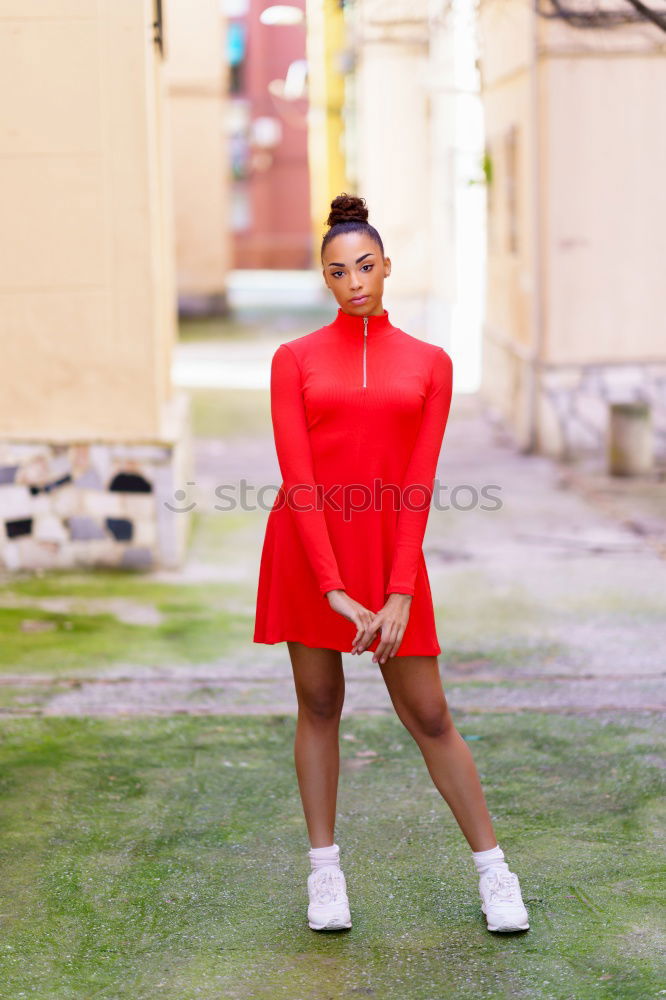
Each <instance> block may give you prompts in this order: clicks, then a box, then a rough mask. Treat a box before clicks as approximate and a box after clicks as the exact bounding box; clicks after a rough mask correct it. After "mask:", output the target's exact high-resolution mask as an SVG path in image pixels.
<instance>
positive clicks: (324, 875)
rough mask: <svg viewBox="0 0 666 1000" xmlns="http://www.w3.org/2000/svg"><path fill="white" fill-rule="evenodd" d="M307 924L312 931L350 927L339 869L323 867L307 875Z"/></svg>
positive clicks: (344, 886)
mask: <svg viewBox="0 0 666 1000" xmlns="http://www.w3.org/2000/svg"><path fill="white" fill-rule="evenodd" d="M308 894H309V896H310V905H309V906H308V924H309V926H310V927H311V928H312V930H313V931H337V930H341V929H342V928H343V927H351V914H350V913H349V900H348V899H347V883H346V881H345V876H344V873H343V871H342V869H341V868H338V867H337V865H324V866H322V867H321V868H316V869H315V870H314V871H313V872H310V874H309V875H308Z"/></svg>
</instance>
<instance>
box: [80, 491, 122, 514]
mask: <svg viewBox="0 0 666 1000" xmlns="http://www.w3.org/2000/svg"><path fill="white" fill-rule="evenodd" d="M82 493H83V503H82V509H81V513H82V514H90V516H91V517H118V516H119V515H121V514H123V508H122V501H121V496H120V494H119V493H107V492H105V491H102V492H99V491H97V490H83V491H82Z"/></svg>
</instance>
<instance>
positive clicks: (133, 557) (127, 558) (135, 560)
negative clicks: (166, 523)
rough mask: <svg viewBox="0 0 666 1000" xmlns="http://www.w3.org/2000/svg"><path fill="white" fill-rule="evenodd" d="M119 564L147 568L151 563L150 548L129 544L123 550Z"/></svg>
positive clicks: (151, 554)
mask: <svg viewBox="0 0 666 1000" xmlns="http://www.w3.org/2000/svg"><path fill="white" fill-rule="evenodd" d="M120 565H121V566H126V567H127V568H128V569H148V568H149V567H150V566H152V565H153V553H152V552H151V551H150V549H146V548H140V547H138V546H130V547H129V548H126V549H125V551H124V552H123V555H122V559H121V561H120Z"/></svg>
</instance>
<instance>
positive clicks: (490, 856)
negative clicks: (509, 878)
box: [472, 844, 509, 875]
mask: <svg viewBox="0 0 666 1000" xmlns="http://www.w3.org/2000/svg"><path fill="white" fill-rule="evenodd" d="M472 857H473V858H474V864H475V865H476V870H477V872H478V873H479V875H483V873H484V872H487V871H490V869H491V868H494V869H495V870H496V871H504V872H508V870H509V866H508V864H507V863H506V861H505V860H504V851H503V850H502V848H501V847H500V845H499V844H496V845H495V847H491V848H490V849H489V850H487V851H472Z"/></svg>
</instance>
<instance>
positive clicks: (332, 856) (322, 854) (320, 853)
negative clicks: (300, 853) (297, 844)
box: [308, 844, 340, 871]
mask: <svg viewBox="0 0 666 1000" xmlns="http://www.w3.org/2000/svg"><path fill="white" fill-rule="evenodd" d="M308 855H309V857H310V866H311V868H312V871H315V869H316V868H323V866H324V865H335V866H336V867H337V868H339V867H340V847H339V846H338V844H330V845H329V846H328V847H311V848H310V850H309V851H308Z"/></svg>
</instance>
